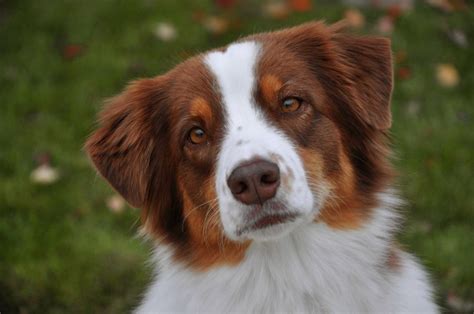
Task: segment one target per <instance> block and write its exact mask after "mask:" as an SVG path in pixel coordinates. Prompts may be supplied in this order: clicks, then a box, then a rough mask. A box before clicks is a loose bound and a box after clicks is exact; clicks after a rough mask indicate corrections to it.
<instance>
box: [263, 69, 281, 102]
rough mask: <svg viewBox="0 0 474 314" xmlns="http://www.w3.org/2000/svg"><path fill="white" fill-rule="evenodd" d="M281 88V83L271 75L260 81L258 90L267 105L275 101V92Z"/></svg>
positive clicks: (266, 75)
mask: <svg viewBox="0 0 474 314" xmlns="http://www.w3.org/2000/svg"><path fill="white" fill-rule="evenodd" d="M282 86H283V83H282V82H281V81H280V79H279V78H278V77H276V76H275V75H273V74H265V75H264V76H263V77H262V78H261V79H260V88H261V91H262V96H263V99H264V100H265V101H266V102H269V103H271V102H274V101H276V98H277V92H278V90H279V89H280V88H281V87H282Z"/></svg>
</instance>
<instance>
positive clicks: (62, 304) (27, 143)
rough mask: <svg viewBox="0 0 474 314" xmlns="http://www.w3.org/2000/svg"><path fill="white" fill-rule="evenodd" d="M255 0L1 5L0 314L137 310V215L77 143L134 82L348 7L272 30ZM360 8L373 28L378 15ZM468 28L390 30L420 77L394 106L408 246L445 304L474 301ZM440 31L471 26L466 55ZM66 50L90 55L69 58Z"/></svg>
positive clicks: (460, 23) (398, 93) (143, 272)
mask: <svg viewBox="0 0 474 314" xmlns="http://www.w3.org/2000/svg"><path fill="white" fill-rule="evenodd" d="M320 2H322V1H320ZM257 3H258V2H257V1H255V0H252V1H246V2H245V3H244V4H240V5H239V6H238V9H237V10H234V11H226V12H222V11H220V10H218V9H217V8H215V7H214V6H213V5H212V4H210V3H207V2H190V1H172V0H169V1H163V0H160V1H150V0H137V1H106V0H102V1H85V0H84V1H77V0H74V1H73V0H69V1H47V2H46V1H33V0H31V1H23V0H18V1H13V0H10V1H5V0H4V1H0V126H1V128H0V147H1V148H0V248H1V249H0V252H1V253H0V311H1V312H2V313H3V312H5V313H10V312H19V311H22V312H23V313H28V312H40V313H41V312H42V313H45V312H48V313H56V312H57V313H59V312H65V311H67V312H81V313H82V312H84V313H90V312H103V313H104V312H113V313H115V312H123V311H125V310H130V309H131V308H132V307H133V306H134V305H136V304H137V300H138V299H139V297H140V294H141V293H142V292H143V289H144V287H145V285H146V283H147V282H148V280H149V278H150V277H149V275H150V268H149V267H147V266H146V265H147V264H146V260H147V257H148V254H149V253H148V250H149V248H148V247H147V245H145V244H143V243H142V241H141V240H139V239H137V238H136V237H135V234H136V229H137V219H138V216H139V212H138V211H137V210H132V209H129V210H126V211H125V212H123V213H121V214H114V213H112V212H111V211H109V210H108V209H107V208H106V205H105V199H106V198H107V197H108V196H110V195H112V194H113V192H112V190H111V189H110V188H108V187H107V186H106V184H105V183H104V182H103V181H102V180H101V179H98V178H97V176H96V175H95V173H94V172H93V170H92V168H91V167H90V165H89V163H88V161H87V158H86V156H85V155H84V153H83V152H82V150H81V149H82V144H83V142H84V141H85V139H86V137H87V135H88V134H89V133H90V132H91V131H92V129H93V126H94V121H95V114H96V112H97V111H98V110H99V108H100V106H101V102H102V100H103V99H104V98H106V97H109V96H112V95H114V94H115V93H117V92H118V91H119V90H121V88H122V87H123V86H124V85H125V84H126V82H127V81H129V80H131V79H133V78H137V77H146V76H152V75H156V74H159V73H162V72H163V71H165V70H167V69H170V68H171V67H172V66H173V65H174V64H176V63H178V62H179V61H181V60H182V59H184V58H185V57H186V56H188V55H189V54H192V53H195V52H197V51H202V50H205V49H208V48H210V47H215V46H218V45H222V44H224V43H227V42H229V41H231V40H234V39H236V38H238V37H239V36H241V35H244V34H249V33H252V32H256V31H264V30H271V29H276V28H279V27H284V26H288V25H295V24H298V23H300V22H303V21H308V20H312V19H321V18H323V19H326V20H327V21H328V22H334V21H337V20H338V19H340V18H341V17H342V16H343V12H344V9H345V8H344V7H343V6H339V5H337V6H334V5H327V4H324V3H319V2H318V3H317V4H316V6H315V9H314V10H313V11H311V12H306V13H294V14H292V15H291V16H290V17H289V18H288V19H285V20H280V21H275V20H272V19H270V18H266V17H262V16H261V15H260V13H259V10H258V5H257ZM196 12H204V13H206V14H221V15H224V16H227V17H228V18H232V19H234V20H237V21H240V25H241V27H240V28H238V29H237V28H236V29H232V30H230V31H229V32H227V33H225V34H224V35H221V36H213V35H210V34H209V33H208V32H207V31H206V30H205V29H204V28H203V27H202V26H201V25H200V24H199V23H197V22H196V21H195V20H194V19H193V14H195V13H196ZM363 12H364V14H365V15H366V17H367V22H368V25H367V27H366V30H365V31H364V32H370V31H371V30H372V29H373V25H374V21H375V20H376V19H377V18H378V17H379V16H381V15H382V14H383V11H381V10H374V9H370V10H365V11H363ZM160 21H168V22H171V23H173V24H174V25H175V26H176V28H177V30H178V38H177V39H176V40H175V41H173V42H170V43H163V42H161V41H159V40H158V39H157V38H155V37H154V35H153V28H154V25H155V24H156V23H157V22H160ZM473 21H474V13H473V9H472V7H471V8H470V9H469V10H467V11H464V12H456V13H452V14H445V13H441V12H438V11H436V10H434V9H433V8H430V7H428V6H426V5H420V6H418V7H416V9H415V10H414V11H412V12H408V13H407V14H405V15H403V16H402V17H401V18H400V19H399V21H398V22H397V24H396V28H395V31H394V33H393V35H392V38H393V50H394V51H395V52H398V51H402V50H403V51H406V53H407V60H405V61H404V63H403V65H402V66H407V67H409V68H410V69H411V71H412V75H411V77H410V78H409V79H407V80H403V81H401V80H397V82H396V88H395V93H394V97H393V112H394V127H393V139H394V147H395V151H396V155H397V160H396V162H395V163H396V166H397V169H398V170H399V172H400V173H401V176H400V179H399V186H400V189H401V191H402V193H403V195H404V196H405V197H406V199H407V200H408V201H409V205H408V206H407V207H406V213H407V216H408V226H407V228H406V230H405V232H404V233H403V235H402V236H401V241H402V243H404V244H405V245H406V246H407V247H409V248H410V250H411V251H413V252H415V253H416V254H417V255H418V256H419V257H420V258H421V259H422V261H423V262H424V263H425V264H426V265H427V266H428V267H429V268H430V270H431V272H432V274H433V278H434V280H435V282H436V285H437V291H438V293H439V301H440V303H442V304H444V302H445V299H446V295H447V293H448V292H452V293H454V294H456V295H458V296H460V297H462V298H464V299H466V300H474V267H473V265H474V252H473V250H474V197H473V195H472V194H473V192H474V191H473V189H472V186H473V183H474V182H473V175H474V160H473V159H474V157H473V149H474V132H473V130H472V119H473V117H474V106H473V104H474V88H473V87H474V62H473V54H472V51H473V46H474V41H473V40H472V39H473V38H474V23H473ZM446 26H450V27H456V28H459V29H461V30H463V31H464V32H465V33H466V35H467V38H469V39H471V42H470V47H469V48H461V47H458V46H456V45H455V44H453V43H452V42H451V41H450V40H449V39H448V38H447V36H446V35H445V34H444V33H443V27H446ZM66 44H82V45H84V47H85V50H84V52H83V54H82V55H80V56H78V57H77V58H74V59H73V60H66V59H64V58H63V57H62V55H61V50H62V47H63V46H64V45H66ZM438 63H452V64H454V65H455V66H456V68H457V69H458V70H459V74H460V77H461V81H460V84H459V85H457V86H456V87H454V88H451V89H447V88H443V87H440V86H439V84H438V83H437V82H436V79H435V66H436V64H438ZM399 66H400V65H398V66H397V67H399ZM410 103H411V105H410ZM414 103H416V105H413V104H414ZM413 108H415V109H416V110H414V109H413ZM43 153H48V154H50V155H51V159H52V161H51V162H52V164H53V166H55V167H57V168H58V169H59V170H60V171H61V178H60V180H59V181H58V182H56V183H54V184H52V185H48V186H39V185H36V184H33V183H32V182H31V181H30V177H29V176H30V173H31V171H32V170H33V169H34V168H35V167H36V163H35V158H37V156H38V155H39V154H43Z"/></svg>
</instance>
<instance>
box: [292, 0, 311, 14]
mask: <svg viewBox="0 0 474 314" xmlns="http://www.w3.org/2000/svg"><path fill="white" fill-rule="evenodd" d="M289 6H290V8H291V9H293V10H294V11H297V12H307V11H309V10H311V7H312V3H311V0H289Z"/></svg>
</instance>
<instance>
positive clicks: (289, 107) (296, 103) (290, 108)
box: [281, 97, 301, 112]
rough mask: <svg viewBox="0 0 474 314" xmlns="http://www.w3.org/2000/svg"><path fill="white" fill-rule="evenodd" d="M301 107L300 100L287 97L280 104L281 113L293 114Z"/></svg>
mask: <svg viewBox="0 0 474 314" xmlns="http://www.w3.org/2000/svg"><path fill="white" fill-rule="evenodd" d="M300 107H301V100H299V99H297V98H293V97H288V98H285V99H284V100H283V102H282V103H281V111H283V112H294V111H296V110H298V109H299V108H300Z"/></svg>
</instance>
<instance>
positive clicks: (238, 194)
mask: <svg viewBox="0 0 474 314" xmlns="http://www.w3.org/2000/svg"><path fill="white" fill-rule="evenodd" d="M227 185H228V186H229V188H230V190H231V191H232V194H233V195H234V197H235V198H236V199H237V200H239V201H240V202H242V203H244V204H247V205H251V204H263V203H264V202H265V201H267V200H269V199H271V198H272V197H274V196H275V194H276V192H277V189H278V186H279V185H280V169H279V168H278V165H276V164H275V163H273V162H269V161H265V160H256V161H252V162H250V163H246V164H244V165H241V166H238V167H237V168H235V169H234V171H232V173H231V174H230V176H229V178H228V179H227Z"/></svg>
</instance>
